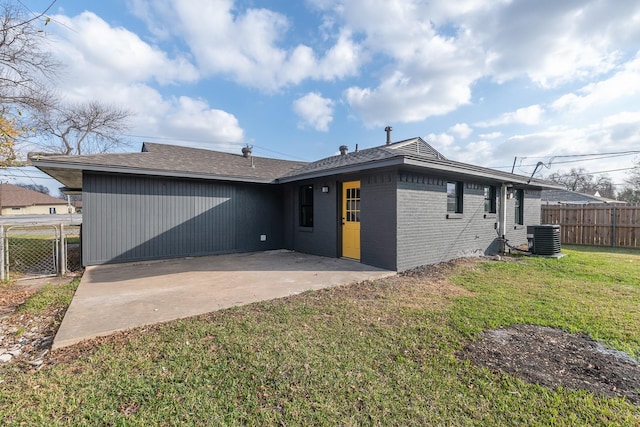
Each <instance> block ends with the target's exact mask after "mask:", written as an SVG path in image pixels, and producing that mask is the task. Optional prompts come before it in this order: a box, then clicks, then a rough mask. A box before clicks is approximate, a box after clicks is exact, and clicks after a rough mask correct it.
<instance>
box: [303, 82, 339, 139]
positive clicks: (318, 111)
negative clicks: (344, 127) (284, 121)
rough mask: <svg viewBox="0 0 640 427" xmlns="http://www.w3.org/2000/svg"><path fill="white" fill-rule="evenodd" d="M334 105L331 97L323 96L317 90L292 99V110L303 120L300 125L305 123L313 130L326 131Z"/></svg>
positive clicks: (331, 117)
mask: <svg viewBox="0 0 640 427" xmlns="http://www.w3.org/2000/svg"><path fill="white" fill-rule="evenodd" d="M334 105H335V103H334V102H333V101H332V100H331V99H328V98H323V97H322V95H320V94H319V93H317V92H310V93H308V94H306V95H305V96H303V97H300V98H298V99H296V100H295V101H294V103H293V111H295V113H296V114H297V115H298V116H299V117H301V118H302V119H303V120H304V123H301V124H300V127H304V125H305V124H307V125H310V126H311V127H313V128H314V129H315V130H318V131H322V132H326V131H328V130H329V124H330V123H331V121H332V120H333V107H334Z"/></svg>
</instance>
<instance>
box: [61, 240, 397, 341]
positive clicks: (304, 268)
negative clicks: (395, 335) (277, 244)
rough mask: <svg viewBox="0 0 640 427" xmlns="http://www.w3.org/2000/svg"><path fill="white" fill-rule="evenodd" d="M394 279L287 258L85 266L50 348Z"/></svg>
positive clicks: (355, 267) (285, 254)
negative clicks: (329, 289)
mask: <svg viewBox="0 0 640 427" xmlns="http://www.w3.org/2000/svg"><path fill="white" fill-rule="evenodd" d="M394 274H396V273H395V272H393V271H388V270H382V269H379V268H375V267H371V266H368V265H365V264H361V263H359V262H356V261H351V260H346V259H336V258H325V257H319V256H314V255H307V254H301V253H297V252H291V251H268V252H253V253H242V254H230V255H215V256H205V257H193V258H180V259H171V260H164V261H150V262H139V263H128V264H110V265H97V266H90V267H88V268H87V269H86V271H85V273H84V276H83V277H82V280H81V282H80V285H79V286H78V289H77V290H76V293H75V295H74V297H73V301H72V302H71V305H70V306H69V308H68V310H67V313H66V314H65V316H64V319H63V320H62V323H61V325H60V328H59V329H58V333H57V334H56V336H55V339H54V341H53V348H54V349H56V348H61V347H66V346H69V345H72V344H75V343H77V342H80V341H82V340H85V339H89V338H94V337H97V336H104V335H109V334H111V333H113V332H115V331H120V330H125V329H129V328H133V327H137V326H143V325H148V324H153V323H158V322H165V321H169V320H174V319H179V318H184V317H190V316H195V315H198V314H203V313H209V312H211V311H215V310H220V309H223V308H228V307H232V306H237V305H244V304H249V303H252V302H256V301H261V300H269V299H273V298H280V297H285V296H289V295H294V294H298V293H300V292H304V291H306V290H313V289H321V288H326V287H331V286H336V285H341V284H346V283H351V282H358V281H362V280H367V279H377V278H382V277H386V276H391V275H394Z"/></svg>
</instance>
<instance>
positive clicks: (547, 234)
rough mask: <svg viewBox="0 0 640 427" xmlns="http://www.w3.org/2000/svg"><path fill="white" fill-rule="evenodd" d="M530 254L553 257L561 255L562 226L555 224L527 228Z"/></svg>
mask: <svg viewBox="0 0 640 427" xmlns="http://www.w3.org/2000/svg"><path fill="white" fill-rule="evenodd" d="M527 241H528V243H529V252H531V253H532V254H534V255H543V256H553V255H558V254H559V253H560V249H561V245H560V226H559V225H555V224H543V225H531V226H528V227H527Z"/></svg>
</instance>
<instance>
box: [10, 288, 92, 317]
mask: <svg viewBox="0 0 640 427" xmlns="http://www.w3.org/2000/svg"><path fill="white" fill-rule="evenodd" d="M79 283H80V279H75V280H73V281H71V282H69V283H65V284H61V285H52V284H47V285H44V287H43V288H42V289H41V290H40V291H38V292H37V293H36V294H34V295H32V296H31V297H29V298H28V299H27V300H26V301H25V302H24V304H22V305H21V306H20V307H19V309H18V312H19V313H25V314H33V315H40V314H43V313H44V312H45V311H46V310H47V309H50V308H64V307H67V306H68V305H69V304H71V299H72V298H73V294H74V293H75V291H76V288H77V287H78V284H79Z"/></svg>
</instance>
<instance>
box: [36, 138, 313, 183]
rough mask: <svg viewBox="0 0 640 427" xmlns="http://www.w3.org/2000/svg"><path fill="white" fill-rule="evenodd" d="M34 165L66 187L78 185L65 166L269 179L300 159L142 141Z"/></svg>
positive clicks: (77, 176)
mask: <svg viewBox="0 0 640 427" xmlns="http://www.w3.org/2000/svg"><path fill="white" fill-rule="evenodd" d="M32 161H33V164H34V165H35V166H36V167H40V168H43V169H45V172H47V173H49V174H50V175H52V176H53V177H54V178H56V179H58V180H59V181H60V182H62V183H63V184H65V185H66V186H67V187H69V188H80V187H81V181H80V180H81V174H79V173H78V172H77V171H76V173H75V174H71V173H69V172H68V169H70V168H75V169H76V170H82V169H86V170H91V169H96V170H97V169H100V170H105V171H114V172H129V173H141V172H142V171H144V173H146V174H154V175H160V176H162V175H167V176H171V175H172V176H180V175H186V176H201V177H202V178H209V179H214V178H218V179H228V180H238V181H250V182H265V183H267V182H272V181H273V180H275V179H276V178H278V177H280V176H283V175H285V174H286V173H287V172H289V171H290V170H292V169H294V168H298V167H300V166H302V165H303V164H304V162H296V161H289V160H280V159H271V158H267V157H256V156H251V157H244V156H243V155H242V154H231V153H223V152H220V151H212V150H205V149H200V148H191V147H180V146H176V145H166V144H155V143H149V142H145V143H144V145H143V150H142V152H139V153H108V154H92V155H81V156H42V157H40V158H35V159H32Z"/></svg>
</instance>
